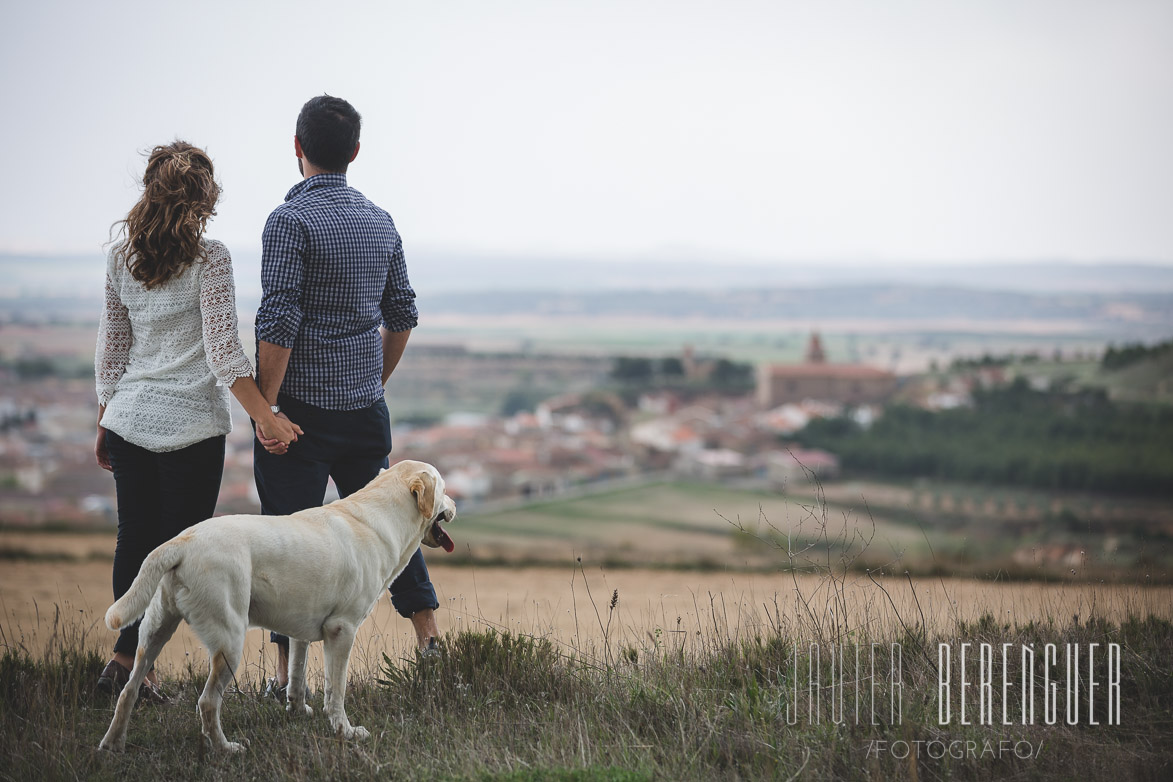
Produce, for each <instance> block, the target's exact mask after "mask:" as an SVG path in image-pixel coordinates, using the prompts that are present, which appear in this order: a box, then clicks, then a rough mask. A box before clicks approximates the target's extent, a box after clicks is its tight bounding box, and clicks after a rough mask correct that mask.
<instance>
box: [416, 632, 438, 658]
mask: <svg viewBox="0 0 1173 782" xmlns="http://www.w3.org/2000/svg"><path fill="white" fill-rule="evenodd" d="M420 657H423V658H424V659H425V660H436V659H439V658H440V644H439V643H437V642H436V639H435V638H434V637H433V638H429V639H428V645H427V646H425V647H424V648H423V649H420Z"/></svg>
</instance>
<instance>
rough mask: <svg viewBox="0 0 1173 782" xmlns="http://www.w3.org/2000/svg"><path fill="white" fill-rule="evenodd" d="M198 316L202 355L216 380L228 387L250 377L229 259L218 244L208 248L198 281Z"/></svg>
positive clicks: (250, 371) (250, 365) (223, 247)
mask: <svg viewBox="0 0 1173 782" xmlns="http://www.w3.org/2000/svg"><path fill="white" fill-rule="evenodd" d="M200 315H201V317H202V320H203V324H204V325H203V329H204V353H205V354H206V355H207V358H208V367H209V368H210V369H211V370H212V374H213V375H215V376H216V379H217V380H219V381H220V382H221V383H222V384H223V385H226V386H229V387H231V386H232V384H233V383H235V382H236V380H237V378H241V377H253V376H254V375H253V367H252V364H251V363H249V360H248V359H247V358H245V355H244V349H243V348H242V347H241V345H240V331H239V327H238V324H237V321H236V285H235V283H234V282H233V279H232V256H230V255H229V254H228V248H226V247H225V246H224V245H222V244H220V243H219V242H213V243H212V244H211V245H210V246H209V247H208V260H207V263H206V264H205V265H204V269H203V276H202V277H201V278H200Z"/></svg>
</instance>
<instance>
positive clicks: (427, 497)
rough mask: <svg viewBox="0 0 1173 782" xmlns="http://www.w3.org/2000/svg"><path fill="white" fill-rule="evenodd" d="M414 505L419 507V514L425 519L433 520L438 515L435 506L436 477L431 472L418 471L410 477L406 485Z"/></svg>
mask: <svg viewBox="0 0 1173 782" xmlns="http://www.w3.org/2000/svg"><path fill="white" fill-rule="evenodd" d="M407 488H408V489H410V490H411V495H412V496H413V497H415V503H416V505H417V506H419V509H420V514H421V515H423V516H424V517H425V518H429V519H434V518H436V514H437V513H438V508H437V505H436V499H437V497H436V476H435V475H434V474H433V473H432V471H431V470H420V471H419V472H417V473H416V474H415V475H413V476H411V481H410V482H409V483H408V484H407Z"/></svg>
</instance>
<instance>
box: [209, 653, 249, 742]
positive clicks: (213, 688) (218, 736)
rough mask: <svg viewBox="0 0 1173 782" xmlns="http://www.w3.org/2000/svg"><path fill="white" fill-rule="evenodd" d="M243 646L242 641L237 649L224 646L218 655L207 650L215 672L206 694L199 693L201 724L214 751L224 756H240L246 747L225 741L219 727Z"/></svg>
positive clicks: (222, 731)
mask: <svg viewBox="0 0 1173 782" xmlns="http://www.w3.org/2000/svg"><path fill="white" fill-rule="evenodd" d="M243 645H244V639H243V638H241V639H240V643H239V644H237V645H231V644H229V645H225V646H222V647H221V648H220V649H217V650H215V651H213V650H212V649H211V648H209V649H208V651H209V653H211V655H212V670H211V672H210V673H209V674H208V682H207V684H205V685H204V691H203V692H202V693H200V699H199V709H200V724H201V728H202V732H203V734H204V738H205V739H207V741H208V742H209V743H210V744H211V745H212V748H213V749H219V750H223V751H225V752H240V751H241V750H243V749H244V744H239V743H237V742H235V741H229V740H228V739H227V738H225V736H224V730H223V729H222V728H221V727H220V706H221V704H223V702H224V688H225V687H227V686H228V682H230V681H232V674H233V672H234V671H235V670H236V666H237V665H239V664H240V655H241V647H242V646H243Z"/></svg>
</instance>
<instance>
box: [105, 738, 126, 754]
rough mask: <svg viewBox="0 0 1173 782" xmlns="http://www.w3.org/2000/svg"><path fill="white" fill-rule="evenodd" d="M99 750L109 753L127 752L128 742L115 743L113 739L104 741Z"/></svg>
mask: <svg viewBox="0 0 1173 782" xmlns="http://www.w3.org/2000/svg"><path fill="white" fill-rule="evenodd" d="M98 749H104V750H106V751H107V752H124V751H125V750H126V740H125V739H123V740H122V741H114V740H113V739H102V743H101V744H99V745H98Z"/></svg>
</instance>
